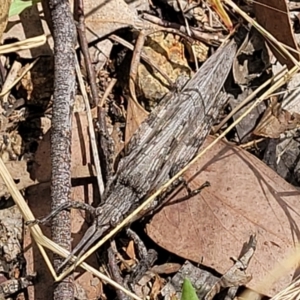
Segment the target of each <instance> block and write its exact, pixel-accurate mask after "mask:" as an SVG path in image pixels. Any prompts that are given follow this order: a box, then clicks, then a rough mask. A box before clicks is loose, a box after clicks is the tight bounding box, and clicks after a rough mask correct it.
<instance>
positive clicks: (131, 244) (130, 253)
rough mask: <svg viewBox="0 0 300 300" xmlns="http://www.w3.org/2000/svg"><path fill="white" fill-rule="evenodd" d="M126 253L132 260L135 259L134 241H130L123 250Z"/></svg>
mask: <svg viewBox="0 0 300 300" xmlns="http://www.w3.org/2000/svg"><path fill="white" fill-rule="evenodd" d="M125 252H126V254H127V255H128V256H129V257H130V258H131V259H133V260H136V255H135V250H134V242H133V241H130V242H129V243H128V246H127V248H126V250H125Z"/></svg>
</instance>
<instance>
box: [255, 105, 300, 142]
mask: <svg viewBox="0 0 300 300" xmlns="http://www.w3.org/2000/svg"><path fill="white" fill-rule="evenodd" d="M299 125H300V115H299V114H297V113H290V112H288V111H287V110H284V109H282V108H281V104H280V103H277V102H276V103H273V104H272V105H271V106H269V107H268V108H267V109H266V110H265V112H264V115H263V117H262V118H261V120H260V122H259V124H258V125H257V127H256V128H255V130H254V131H253V134H255V135H258V136H263V137H268V138H273V139H277V138H279V137H280V134H282V133H284V132H286V131H288V130H292V129H295V128H297V127H299Z"/></svg>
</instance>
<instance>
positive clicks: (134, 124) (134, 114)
mask: <svg viewBox="0 0 300 300" xmlns="http://www.w3.org/2000/svg"><path fill="white" fill-rule="evenodd" d="M128 100H129V101H128V105H127V116H126V131H125V145H127V143H128V142H129V140H130V138H131V136H132V135H133V134H134V132H135V131H136V130H137V129H138V128H139V126H140V125H141V123H142V122H143V121H144V120H145V119H146V117H147V116H148V114H147V112H146V111H145V110H144V109H143V108H142V107H141V106H140V105H138V104H137V103H136V102H135V101H133V100H132V99H128Z"/></svg>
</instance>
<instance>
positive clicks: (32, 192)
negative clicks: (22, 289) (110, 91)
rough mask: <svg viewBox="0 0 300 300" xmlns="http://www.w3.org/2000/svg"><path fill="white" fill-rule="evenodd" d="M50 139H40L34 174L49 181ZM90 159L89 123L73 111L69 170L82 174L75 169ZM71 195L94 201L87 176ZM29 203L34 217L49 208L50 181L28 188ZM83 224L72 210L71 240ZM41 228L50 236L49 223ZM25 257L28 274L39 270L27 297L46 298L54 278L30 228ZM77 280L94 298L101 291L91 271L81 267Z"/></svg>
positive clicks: (75, 240) (79, 214)
mask: <svg viewBox="0 0 300 300" xmlns="http://www.w3.org/2000/svg"><path fill="white" fill-rule="evenodd" d="M49 150H50V141H49V134H48V136H47V135H46V136H45V139H44V140H43V142H41V143H40V145H39V149H38V154H37V156H38V157H39V158H38V169H37V170H36V173H35V175H36V176H37V179H38V180H39V181H43V182H48V181H49V178H50V173H51V164H50V151H49ZM90 163H91V157H90V145H89V134H88V124H87V117H86V113H85V112H81V113H76V114H75V115H74V117H73V127H72V173H75V175H76V178H82V177H85V176H82V173H80V174H79V173H78V170H81V169H83V168H84V167H88V166H89V164H90ZM71 198H72V199H73V200H77V201H84V202H86V203H91V202H92V201H93V188H92V183H91V181H90V180H87V179H85V180H83V181H82V180H77V182H76V186H75V187H73V188H72V194H71ZM27 199H28V203H29V206H30V208H31V210H32V211H33V214H34V216H35V217H36V218H40V217H43V216H46V215H47V214H49V212H50V203H51V199H50V188H49V183H45V184H39V185H36V186H32V187H30V188H29V189H28V198H27ZM87 227H88V226H87V224H85V219H84V212H82V211H79V210H72V238H73V240H72V242H73V245H77V244H78V242H79V240H80V239H81V238H82V236H83V234H84V233H85V232H86V230H87ZM42 229H43V232H44V234H45V235H46V236H48V237H49V236H50V228H49V226H43V228H42ZM24 249H26V250H25V257H26V261H27V268H28V269H27V273H28V274H31V273H32V272H34V271H36V272H38V274H39V280H38V283H36V285H35V286H34V287H31V288H29V295H30V297H29V299H30V300H33V299H34V300H38V299H45V295H48V294H49V295H50V294H51V288H52V284H49V282H51V283H52V282H53V279H52V277H51V275H50V273H49V272H48V268H47V267H46V265H45V263H44V259H43V258H42V257H41V256H40V253H39V251H38V249H37V248H36V246H35V243H32V240H31V237H30V233H29V231H27V232H26V234H25V237H24ZM88 263H89V264H91V265H96V264H97V261H96V257H95V256H94V255H92V256H91V257H90V258H89V259H88ZM75 278H76V282H77V283H78V284H79V285H80V286H81V287H83V288H84V290H85V291H86V293H87V296H88V297H87V298H88V299H96V298H97V296H98V295H100V294H101V291H102V284H101V282H100V281H98V283H97V284H93V282H94V280H93V278H94V277H93V275H92V274H90V273H88V272H84V271H83V270H81V272H80V273H76V274H75Z"/></svg>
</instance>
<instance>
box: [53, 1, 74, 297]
mask: <svg viewBox="0 0 300 300" xmlns="http://www.w3.org/2000/svg"><path fill="white" fill-rule="evenodd" d="M49 8H50V12H51V19H52V22H53V38H54V96H53V117H52V135H51V163H52V177H51V201H52V202H51V203H52V210H55V209H56V208H57V207H59V206H61V205H62V204H63V203H65V202H68V201H70V192H71V129H72V109H73V102H74V94H75V42H76V28H75V25H74V21H73V17H72V14H71V11H70V7H69V1H67V0H49ZM51 231H52V239H53V241H54V242H55V243H57V244H59V245H60V246H62V247H64V248H65V249H67V250H71V222H70V213H69V212H67V211H62V212H60V213H59V214H58V215H57V216H56V217H54V218H53V221H52V227H51ZM53 263H54V268H55V270H58V269H59V266H60V265H61V263H62V258H60V257H58V256H57V255H54V257H53ZM53 299H55V300H60V299H61V300H62V299H64V300H66V299H74V287H73V279H72V278H71V276H69V277H66V278H65V279H64V280H63V281H61V282H59V283H58V284H57V285H56V286H55V288H54V295H53Z"/></svg>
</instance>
